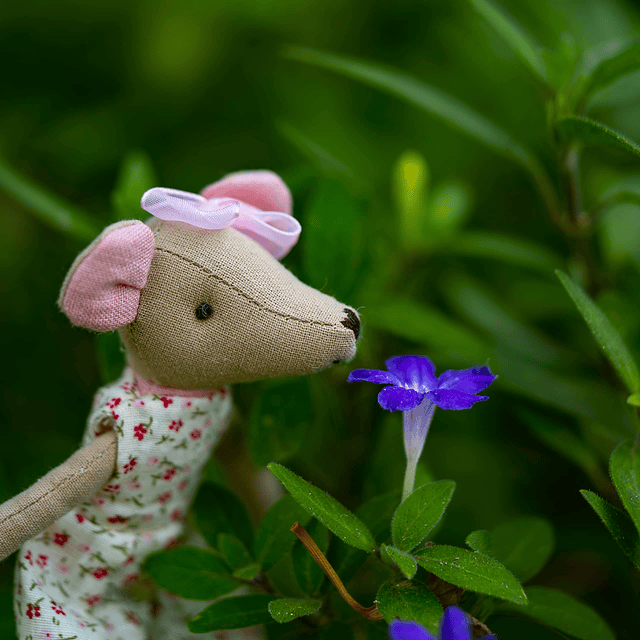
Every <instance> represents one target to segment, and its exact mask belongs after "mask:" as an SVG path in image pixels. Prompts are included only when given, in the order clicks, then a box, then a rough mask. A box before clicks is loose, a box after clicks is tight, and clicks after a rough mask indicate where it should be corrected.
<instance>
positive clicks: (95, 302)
mask: <svg viewBox="0 0 640 640" xmlns="http://www.w3.org/2000/svg"><path fill="white" fill-rule="evenodd" d="M154 249H155V242H154V238H153V232H152V231H151V229H149V227H147V225H146V224H144V223H142V222H140V221H138V220H126V221H124V222H117V223H116V224H112V225H111V226H109V227H107V228H106V229H105V230H104V231H103V232H102V233H101V234H100V235H99V236H98V237H97V238H96V239H95V240H94V241H93V242H92V243H91V244H90V245H89V246H88V247H87V248H86V249H85V250H84V251H83V252H82V253H81V254H80V255H79V256H78V257H77V258H76V259H75V262H74V263H73V265H72V266H71V269H69V273H68V274H67V277H66V278H65V281H64V283H63V285H62V290H61V291H60V297H59V299H58V304H59V305H60V308H61V309H62V311H63V312H64V313H65V314H66V316H67V317H68V318H69V320H71V322H72V323H73V324H75V325H77V326H79V327H84V328H85V329H92V330H93V331H113V330H114V329H118V328H119V327H124V326H125V325H127V324H129V323H131V322H133V321H134V320H135V318H136V314H137V312H138V304H139V302H140V291H141V290H142V288H143V287H144V285H145V284H146V282H147V275H148V274H149V268H150V267H151V260H152V258H153V252H154Z"/></svg>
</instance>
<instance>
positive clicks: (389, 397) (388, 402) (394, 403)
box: [378, 387, 424, 411]
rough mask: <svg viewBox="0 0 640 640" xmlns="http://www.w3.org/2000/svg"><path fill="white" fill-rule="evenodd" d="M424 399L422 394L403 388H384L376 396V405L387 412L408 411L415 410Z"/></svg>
mask: <svg viewBox="0 0 640 640" xmlns="http://www.w3.org/2000/svg"><path fill="white" fill-rule="evenodd" d="M422 398H424V393H418V392H417V391H414V390H413V389H404V388H403V387H385V388H384V389H383V390H382V391H381V392H380V393H379V394H378V404H379V405H380V406H381V407H382V408H383V409H388V410H389V411H409V410H410V409H415V408H416V407H417V406H418V405H419V404H420V402H421V401H422Z"/></svg>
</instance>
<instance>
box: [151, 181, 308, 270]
mask: <svg viewBox="0 0 640 640" xmlns="http://www.w3.org/2000/svg"><path fill="white" fill-rule="evenodd" d="M140 206H141V207H142V208H143V209H144V210H145V211H147V212H149V213H150V214H151V215H153V216H155V217H156V218H160V219H161V220H175V221H179V222H185V223H187V224H190V225H193V226H194V227H200V228H201V229H226V228H227V227H233V228H234V229H237V230H238V231H240V232H242V233H244V234H245V235H247V236H249V237H250V238H252V239H253V240H255V241H256V242H257V243H258V244H260V245H261V246H262V247H264V248H265V249H266V250H267V251H268V252H269V253H270V254H271V255H272V256H273V257H274V258H277V259H278V260H279V259H280V258H282V257H284V256H285V255H287V253H289V251H290V250H291V248H292V247H293V245H295V243H296V242H297V241H298V237H299V236H300V231H301V230H302V228H301V226H300V223H299V222H298V221H297V220H296V219H295V218H294V217H293V216H292V215H290V214H289V213H283V212H281V211H262V210H261V209H258V208H257V207H254V206H252V205H250V204H247V203H246V202H242V201H241V200H237V199H235V198H232V197H227V198H205V197H203V196H201V195H198V194H196V193H189V192H188V191H179V190H177V189H166V188H165V187H154V188H153V189H149V191H147V192H146V193H145V194H144V195H143V196H142V200H141V201H140Z"/></svg>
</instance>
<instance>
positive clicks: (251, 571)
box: [231, 562, 262, 580]
mask: <svg viewBox="0 0 640 640" xmlns="http://www.w3.org/2000/svg"><path fill="white" fill-rule="evenodd" d="M261 568H262V567H261V566H260V564H259V563H257V562H252V563H251V564H248V565H246V566H244V567H240V568H239V569H236V570H235V571H234V572H233V573H232V574H231V575H232V576H233V577H234V578H238V579H239V580H253V579H254V578H255V577H256V576H257V575H258V574H259V573H260V569H261Z"/></svg>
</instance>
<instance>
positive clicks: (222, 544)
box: [216, 533, 253, 570]
mask: <svg viewBox="0 0 640 640" xmlns="http://www.w3.org/2000/svg"><path fill="white" fill-rule="evenodd" d="M216 548H217V549H218V551H220V553H221V554H222V555H223V556H224V559H225V560H226V561H227V563H228V564H229V566H230V567H231V568H232V569H234V570H235V569H242V568H243V567H246V566H247V565H249V564H251V563H252V562H253V558H252V557H251V554H250V553H249V552H248V551H247V548H246V547H245V546H244V545H243V544H242V542H240V540H238V538H236V537H235V536H234V535H233V534H231V533H219V534H218V538H217V544H216Z"/></svg>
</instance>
